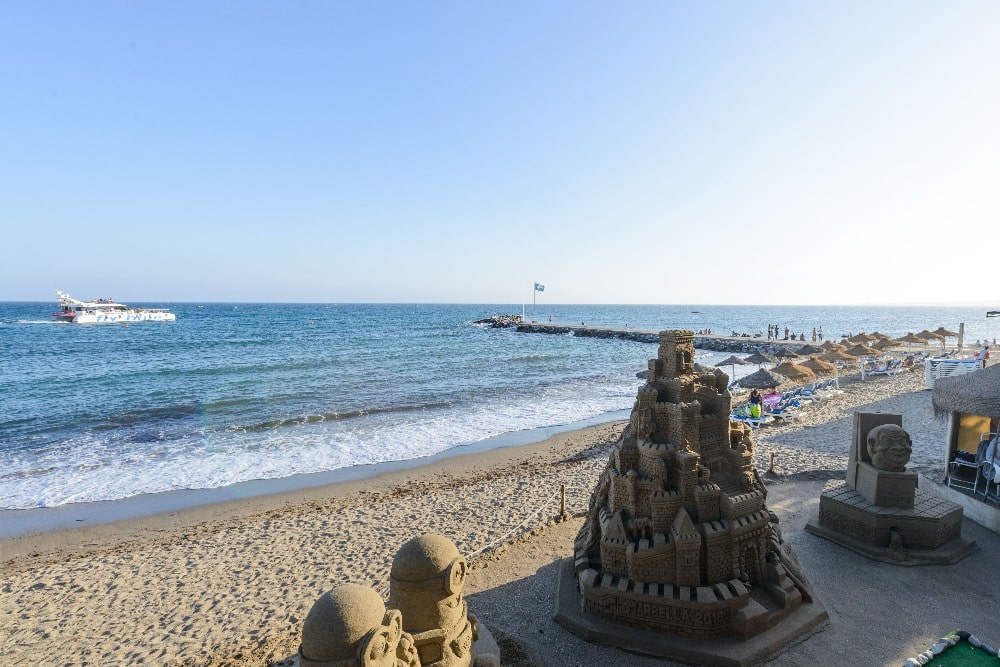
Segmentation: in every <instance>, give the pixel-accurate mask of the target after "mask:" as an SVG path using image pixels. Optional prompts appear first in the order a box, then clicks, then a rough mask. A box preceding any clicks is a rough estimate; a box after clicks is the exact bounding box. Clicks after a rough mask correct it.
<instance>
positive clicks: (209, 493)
mask: <svg viewBox="0 0 1000 667" xmlns="http://www.w3.org/2000/svg"><path fill="white" fill-rule="evenodd" d="M628 414H629V410H628V409H626V410H616V411H613V412H608V413H604V414H601V415H597V416H595V417H591V418H588V419H581V420H579V421H575V422H570V423H566V424H555V425H552V426H539V427H536V428H531V429H525V430H521V431H511V432H508V433H502V434H500V435H496V436H492V437H489V438H485V439H483V440H478V441H476V442H470V443H465V444H461V445H457V446H455V447H452V448H450V449H446V450H444V451H443V452H438V453H437V454H432V455H430V456H423V457H419V458H415V459H402V460H399V461H384V462H381V463H368V464H363V465H355V466H350V467H347V468H337V469H335V470H327V471H323V472H315V473H300V474H296V475H291V476H289V477H276V478H271V479H254V480H248V481H245V482H237V483H235V484H229V485H226V486H221V487H215V488H211V489H176V490H173V491H164V492H161V493H144V494H140V495H137V496H129V497H127V498H119V499H115V500H99V501H93V502H82V503H66V504H64V505H55V506H52V507H36V508H28V509H5V510H0V541H2V540H5V539H10V538H17V537H22V536H25V535H30V534H35V533H51V532H58V531H63V530H75V529H79V528H85V527H87V526H97V525H104V524H110V523H118V522H125V521H133V520H143V519H149V518H151V517H156V516H158V515H165V514H166V515H173V514H176V513H180V512H185V511H187V510H190V509H195V508H200V507H209V506H212V505H228V504H234V503H235V504H240V503H244V502H254V501H256V500H257V499H260V498H267V497H270V496H281V497H285V496H293V497H294V496H295V495H297V494H299V493H300V492H305V491H310V490H314V489H322V488H325V487H332V486H336V485H339V484H348V483H357V484H361V485H363V484H364V482H365V480H369V479H373V478H376V477H381V476H383V475H387V474H392V473H398V472H403V471H406V470H409V469H413V468H420V467H424V466H434V465H437V464H438V463H440V462H442V461H445V460H447V459H450V458H452V457H458V456H468V455H473V454H479V453H484V452H488V451H492V450H495V449H506V448H510V447H521V446H525V445H532V444H537V443H540V442H542V441H544V440H547V439H549V438H552V437H553V436H555V435H558V434H560V433H566V432H570V431H579V430H584V429H586V428H588V427H591V426H595V425H600V424H605V423H611V422H616V421H621V420H627V419H628ZM262 502H266V501H262ZM0 556H2V551H0Z"/></svg>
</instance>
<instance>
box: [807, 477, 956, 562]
mask: <svg viewBox="0 0 1000 667" xmlns="http://www.w3.org/2000/svg"><path fill="white" fill-rule="evenodd" d="M962 516H963V513H962V507H961V505H957V504H955V503H953V502H951V501H948V500H945V499H943V498H941V497H940V496H937V495H935V494H932V493H927V492H925V491H921V490H920V489H913V503H912V507H886V506H881V505H875V504H874V503H873V502H871V500H870V499H869V498H866V497H865V495H862V493H860V492H859V491H858V490H856V489H853V488H851V487H850V486H848V485H847V484H846V483H845V482H843V481H830V482H827V484H826V486H825V487H824V489H823V493H822V494H821V495H820V499H819V514H818V517H817V519H816V520H815V521H812V522H810V523H808V524H807V525H806V530H808V531H809V532H811V533H814V534H816V535H819V536H821V537H824V538H826V539H828V540H830V541H831V542H836V543H837V544H839V545H841V546H843V547H846V548H848V549H850V550H851V551H854V552H855V553H859V554H861V555H862V556H866V557H868V558H871V559H873V560H877V561H882V562H886V563H894V564H896V565H923V564H948V563H957V562H958V561H960V560H962V559H963V558H965V557H966V556H968V555H969V554H970V553H972V552H973V551H975V550H976V543H975V542H974V541H971V540H966V539H964V538H962V536H961V528H962Z"/></svg>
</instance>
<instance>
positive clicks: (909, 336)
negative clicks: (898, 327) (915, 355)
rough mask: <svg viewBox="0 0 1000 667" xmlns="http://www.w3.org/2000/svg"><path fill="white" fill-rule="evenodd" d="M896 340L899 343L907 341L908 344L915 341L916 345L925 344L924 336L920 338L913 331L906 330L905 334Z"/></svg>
mask: <svg viewBox="0 0 1000 667" xmlns="http://www.w3.org/2000/svg"><path fill="white" fill-rule="evenodd" d="M896 340H898V341H899V342H900V343H907V344H909V345H912V344H913V343H916V344H917V345H927V339H926V338H921V337H920V336H918V335H917V334H915V333H913V332H908V333H907V334H906V335H905V336H900V337H899V338H897V339H896Z"/></svg>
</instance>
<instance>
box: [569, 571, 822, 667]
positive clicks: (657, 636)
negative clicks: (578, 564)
mask: <svg viewBox="0 0 1000 667" xmlns="http://www.w3.org/2000/svg"><path fill="white" fill-rule="evenodd" d="M592 583H593V582H591V584H592ZM620 583H621V585H622V586H623V587H624V588H626V589H627V588H628V583H629V582H627V580H624V579H623V580H622V581H621V582H620ZM636 583H639V585H640V586H641V585H642V584H641V583H640V582H636ZM715 588H718V587H715ZM699 591H701V593H700V594H701V595H702V596H704V595H707V592H706V591H702V589H701V588H694V589H689V590H687V591H685V593H686V594H688V595H690V596H693V597H694V598H695V599H694V600H689V601H688V602H687V603H686V604H685V603H683V602H682V601H679V600H674V602H680V604H681V606H673V607H671V606H667V605H663V606H662V607H661V608H659V609H658V610H653V609H652V607H655V606H656V605H654V604H652V603H650V604H648V606H649V607H650V608H651V609H650V610H651V611H654V612H656V613H654V614H653V616H656V615H657V614H658V613H659V615H660V616H661V618H663V619H664V621H668V620H669V619H670V618H678V619H680V618H683V620H684V621H685V622H686V623H690V622H691V621H692V620H694V619H696V618H704V619H706V620H710V619H711V618H712V617H713V616H718V615H719V614H720V609H719V608H718V607H719V605H718V604H717V603H716V602H714V598H715V597H716V596H717V595H718V592H717V591H714V590H713V592H712V594H711V597H712V598H713V602H711V603H703V604H699V603H698V600H697V597H698V595H699ZM622 592H624V593H625V594H626V596H627V590H625V591H622ZM675 592H677V593H678V594H679V595H680V594H681V591H680V590H679V589H678V590H677V591H675ZM585 595H586V594H585ZM618 597H622V596H618ZM744 602H745V605H744V606H743V607H741V608H740V609H739V610H737V613H740V614H742V615H743V617H744V618H745V619H747V621H748V622H749V623H750V624H752V625H754V626H759V627H760V628H766V629H761V630H760V632H759V633H758V634H756V635H754V636H752V637H749V638H747V639H743V638H740V637H733V636H729V637H717V638H714V639H695V638H692V637H683V636H676V635H672V634H668V633H666V632H662V631H659V630H653V629H642V628H637V627H635V626H633V625H622V624H620V623H615V622H613V621H611V620H607V619H604V618H601V617H599V616H598V615H596V614H594V613H592V612H589V613H588V612H584V610H583V609H582V606H581V592H580V591H578V590H577V577H576V569H575V565H574V562H573V559H572V558H566V559H563V561H562V562H561V563H560V564H559V574H558V581H557V583H556V600H555V620H556V622H557V623H559V624H560V625H562V626H563V627H564V628H566V629H567V630H569V631H570V632H572V633H573V634H575V635H577V636H578V637H581V638H582V639H585V640H587V641H589V642H594V643H598V644H608V645H611V646H617V647H619V648H621V649H623V650H626V651H630V652H632V653H641V654H645V655H652V656H656V657H660V658H671V659H674V660H681V661H685V662H692V663H695V664H699V665H713V666H725V667H749V666H750V665H755V664H758V663H760V662H762V661H763V660H766V659H767V658H768V657H770V656H772V655H774V654H775V653H777V652H778V651H780V650H782V649H783V648H785V647H786V646H788V645H789V644H791V643H793V642H796V641H799V640H801V639H802V638H803V637H804V636H805V635H806V634H808V633H809V632H811V631H813V630H814V629H816V628H818V627H819V626H820V625H821V624H823V623H824V622H825V621H826V620H827V618H828V616H827V613H826V609H825V608H824V607H823V605H822V604H820V603H819V602H818V601H816V600H815V598H813V599H812V600H811V601H808V602H806V601H800V603H799V604H797V605H794V609H792V610H791V611H787V610H786V609H784V608H782V609H774V608H770V609H769V608H768V607H766V606H765V605H769V606H772V607H773V604H772V603H771V601H770V599H769V596H767V595H748V596H747V599H746V600H744ZM637 604H638V602H637ZM699 607H703V608H699Z"/></svg>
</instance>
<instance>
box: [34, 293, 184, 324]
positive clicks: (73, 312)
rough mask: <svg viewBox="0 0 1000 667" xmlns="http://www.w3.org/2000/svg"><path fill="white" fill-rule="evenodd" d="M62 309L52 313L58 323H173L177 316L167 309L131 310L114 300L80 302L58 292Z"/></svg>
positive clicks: (58, 300) (58, 301)
mask: <svg viewBox="0 0 1000 667" xmlns="http://www.w3.org/2000/svg"><path fill="white" fill-rule="evenodd" d="M56 296H57V297H58V298H57V299H56V302H57V303H58V304H59V307H60V309H59V310H58V311H56V312H54V313H52V317H53V318H55V320H56V321H57V322H72V323H74V324H117V323H119V322H173V321H174V320H176V319H177V316H176V315H174V314H173V313H171V312H170V311H169V310H167V309H166V308H131V307H129V306H126V305H125V304H123V303H116V302H115V300H114V299H94V300H92V301H79V300H77V299H74V298H73V297H71V296H70V295H69V294H66V292H62V291H60V290H56Z"/></svg>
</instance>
